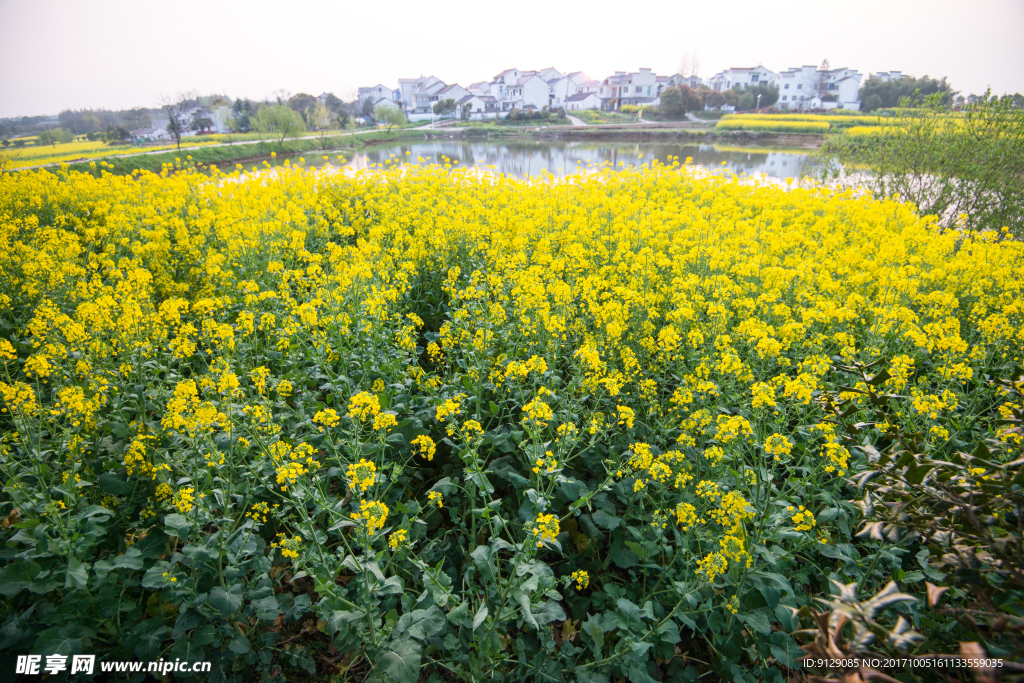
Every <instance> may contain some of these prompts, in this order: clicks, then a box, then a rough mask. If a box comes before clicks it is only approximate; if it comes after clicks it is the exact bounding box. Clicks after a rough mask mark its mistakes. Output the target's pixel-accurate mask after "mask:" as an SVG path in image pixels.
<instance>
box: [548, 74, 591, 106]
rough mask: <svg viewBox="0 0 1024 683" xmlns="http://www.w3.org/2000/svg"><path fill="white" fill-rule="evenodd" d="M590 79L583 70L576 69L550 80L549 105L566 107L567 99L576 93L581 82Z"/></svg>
mask: <svg viewBox="0 0 1024 683" xmlns="http://www.w3.org/2000/svg"><path fill="white" fill-rule="evenodd" d="M589 80H590V77H589V76H587V75H586V74H585V73H583V72H582V71H574V72H572V73H571V74H565V75H564V76H560V77H558V78H554V79H550V80H548V105H549V106H551V107H556V108H557V107H564V106H565V101H566V100H567V99H569V98H570V97H571V96H573V95H575V94H576V93H577V91H578V90H579V86H580V84H581V83H586V82H588V81H589Z"/></svg>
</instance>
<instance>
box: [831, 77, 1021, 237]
mask: <svg viewBox="0 0 1024 683" xmlns="http://www.w3.org/2000/svg"><path fill="white" fill-rule="evenodd" d="M941 102H942V96H941V95H936V96H934V97H932V98H931V99H930V100H928V102H927V103H926V106H922V107H901V108H899V109H897V110H895V112H894V115H893V116H892V117H891V118H889V119H885V120H884V121H885V124H886V125H885V127H884V129H883V130H881V131H879V132H878V133H875V134H870V133H869V134H865V131H862V130H861V129H859V128H854V129H851V131H850V132H851V133H852V135H850V136H848V139H846V140H842V141H840V140H833V141H830V142H829V143H828V144H826V145H824V146H823V147H822V148H821V149H820V150H819V154H820V155H821V156H823V157H824V158H826V159H828V160H831V161H833V162H835V163H834V164H833V166H832V169H833V172H834V173H835V175H837V176H838V175H839V174H840V173H841V172H842V169H843V168H845V167H850V166H853V165H860V166H864V165H866V166H868V167H870V168H871V170H872V172H871V173H870V175H868V176H867V177H866V178H865V179H859V178H858V179H857V180H856V181H855V182H856V183H857V184H862V183H863V184H864V185H866V186H867V187H869V188H870V189H871V191H872V192H873V193H874V194H875V196H878V197H883V196H884V197H892V196H897V197H900V198H902V199H904V200H905V201H908V202H910V203H912V204H913V205H914V206H915V207H916V208H917V210H918V211H919V212H921V213H922V214H926V215H931V216H934V217H935V218H936V219H937V220H938V221H939V222H940V224H941V225H942V226H943V227H945V228H948V229H956V230H960V231H973V230H989V231H992V232H994V233H997V234H999V233H1000V232H1001V231H1003V229H1004V228H1005V229H1006V231H1007V232H1008V233H1009V234H1012V235H1015V236H1018V237H1020V236H1022V235H1024V110H1021V109H1020V108H1018V107H1016V106H1014V104H1013V102H1012V101H1011V100H1009V99H1004V100H999V99H997V98H988V97H985V98H983V99H982V100H981V101H980V102H978V103H976V104H974V105H971V106H969V107H967V108H966V109H965V110H964V111H963V112H961V113H951V112H949V111H948V110H947V109H946V108H945V107H944V106H943V105H942V104H941ZM903 104H905V105H909V104H910V102H904V103H903Z"/></svg>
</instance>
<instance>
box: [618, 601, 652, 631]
mask: <svg viewBox="0 0 1024 683" xmlns="http://www.w3.org/2000/svg"><path fill="white" fill-rule="evenodd" d="M615 615H616V625H617V626H618V627H619V628H621V629H625V630H627V631H633V632H634V633H638V634H639V633H642V632H643V628H644V623H643V620H644V619H651V620H653V619H654V612H653V611H652V609H651V603H649V602H648V603H647V604H645V605H644V606H643V609H641V608H640V607H637V606H636V605H635V604H633V603H632V602H630V601H629V600H627V599H625V598H619V599H618V600H616V601H615Z"/></svg>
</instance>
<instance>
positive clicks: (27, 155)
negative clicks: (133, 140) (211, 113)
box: [11, 136, 218, 168]
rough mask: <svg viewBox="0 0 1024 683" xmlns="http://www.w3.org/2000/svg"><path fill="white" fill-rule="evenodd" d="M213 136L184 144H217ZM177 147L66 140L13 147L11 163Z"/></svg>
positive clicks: (19, 164) (18, 164)
mask: <svg viewBox="0 0 1024 683" xmlns="http://www.w3.org/2000/svg"><path fill="white" fill-rule="evenodd" d="M212 137H213V136H207V137H204V138H203V139H199V138H198V137H197V138H189V140H188V142H187V143H186V142H183V143H182V146H185V145H187V146H189V147H193V146H197V145H200V146H201V145H211V144H216V143H217V142H218V141H217V140H211V139H208V138H212ZM168 149H175V145H174V144H167V145H145V146H144V145H114V146H111V145H107V144H106V143H103V142H100V141H99V140H96V141H94V142H89V141H87V140H86V141H82V142H66V143H63V144H57V146H55V147H54V146H51V145H45V146H41V147H40V146H33V147H23V148H21V149H13V148H12V149H11V151H13V152H14V153H15V154H16V155H17V156H16V157H15V159H14V162H13V163H12V164H11V167H12V168H24V167H25V166H39V165H41V164H53V163H58V162H62V161H75V160H79V159H101V158H103V157H109V156H116V155H119V154H137V153H139V152H157V151H161V150H168Z"/></svg>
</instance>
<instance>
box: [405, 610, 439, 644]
mask: <svg viewBox="0 0 1024 683" xmlns="http://www.w3.org/2000/svg"><path fill="white" fill-rule="evenodd" d="M444 623H445V618H444V613H443V612H442V611H441V610H439V609H438V608H437V606H436V605H431V606H430V607H428V608H427V609H417V610H413V611H412V612H409V613H407V614H403V615H402V618H401V619H399V620H398V625H397V626H396V627H395V631H396V632H397V633H408V634H409V636H411V637H412V638H415V639H416V640H426V639H427V638H429V637H431V636H433V635H435V634H437V633H439V632H440V631H442V630H444Z"/></svg>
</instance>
